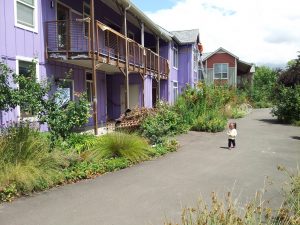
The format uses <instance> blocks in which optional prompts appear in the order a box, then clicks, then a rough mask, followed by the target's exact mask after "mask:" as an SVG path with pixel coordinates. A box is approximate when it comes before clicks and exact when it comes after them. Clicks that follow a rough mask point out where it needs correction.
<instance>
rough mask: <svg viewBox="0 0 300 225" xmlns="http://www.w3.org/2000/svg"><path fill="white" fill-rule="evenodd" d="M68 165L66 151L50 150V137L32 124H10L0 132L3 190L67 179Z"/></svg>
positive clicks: (25, 188) (23, 191)
mask: <svg viewBox="0 0 300 225" xmlns="http://www.w3.org/2000/svg"><path fill="white" fill-rule="evenodd" d="M67 165H68V161H67V159H66V156H65V155H64V154H63V152H60V151H57V150H52V151H51V149H50V143H49V141H48V140H47V139H45V138H44V137H42V136H40V133H39V132H38V131H36V130H34V129H31V128H30V127H29V125H26V124H22V125H20V126H17V127H11V128H9V129H7V130H6V131H4V133H2V135H1V136H0V191H2V192H4V193H6V192H7V193H13V192H18V193H21V194H27V193H29V192H32V191H37V190H43V189H45V188H49V187H51V186H53V185H54V184H57V183H59V182H61V181H62V180H63V179H64V175H63V167H66V166H67ZM13 190H15V191H13Z"/></svg>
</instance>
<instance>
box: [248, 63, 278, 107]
mask: <svg viewBox="0 0 300 225" xmlns="http://www.w3.org/2000/svg"><path fill="white" fill-rule="evenodd" d="M277 77H278V72H277V71H275V70H273V69H271V68H269V67H266V66H261V67H257V68H256V71H255V74H254V79H253V89H252V96H251V97H252V100H253V102H254V103H255V104H256V106H258V107H269V106H270V103H271V95H272V92H273V87H274V85H275V83H276V81H277Z"/></svg>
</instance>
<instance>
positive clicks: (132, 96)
mask: <svg viewBox="0 0 300 225" xmlns="http://www.w3.org/2000/svg"><path fill="white" fill-rule="evenodd" d="M120 100H121V101H120V103H121V114H122V113H124V112H125V105H126V104H125V86H124V85H121V92H120ZM139 105H140V101H139V85H138V84H132V85H129V109H133V108H136V107H139Z"/></svg>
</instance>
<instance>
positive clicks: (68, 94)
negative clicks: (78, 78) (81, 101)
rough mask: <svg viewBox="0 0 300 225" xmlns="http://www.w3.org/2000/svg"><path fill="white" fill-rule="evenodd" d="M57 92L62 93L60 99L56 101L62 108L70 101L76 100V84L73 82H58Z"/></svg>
mask: <svg viewBox="0 0 300 225" xmlns="http://www.w3.org/2000/svg"><path fill="white" fill-rule="evenodd" d="M57 91H58V92H59V93H60V96H59V98H57V99H56V104H58V105H60V106H64V105H66V104H67V103H68V102H69V101H73V100H74V83H73V80H66V79H62V80H58V82H57Z"/></svg>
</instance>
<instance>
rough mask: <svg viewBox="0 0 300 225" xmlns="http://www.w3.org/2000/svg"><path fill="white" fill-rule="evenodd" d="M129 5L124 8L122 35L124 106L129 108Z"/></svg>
mask: <svg viewBox="0 0 300 225" xmlns="http://www.w3.org/2000/svg"><path fill="white" fill-rule="evenodd" d="M129 8H130V5H129V6H128V7H127V8H126V9H125V10H124V35H125V38H126V39H125V55H126V57H125V65H126V66H125V75H126V76H125V107H126V109H128V108H129V71H128V67H129V65H128V38H127V10H128V9H129Z"/></svg>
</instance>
